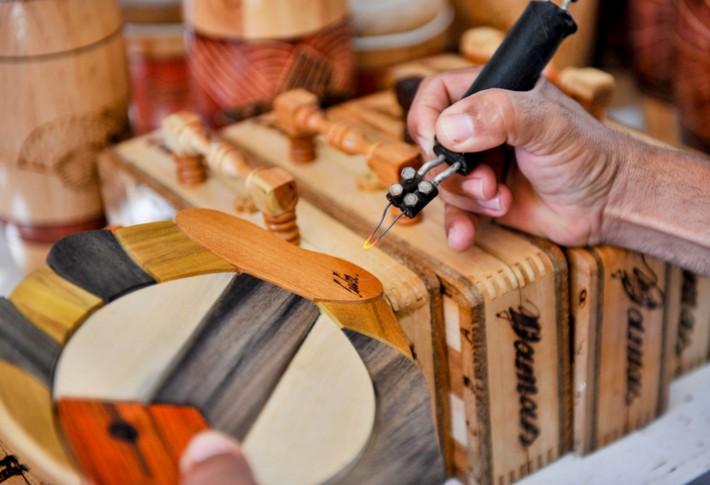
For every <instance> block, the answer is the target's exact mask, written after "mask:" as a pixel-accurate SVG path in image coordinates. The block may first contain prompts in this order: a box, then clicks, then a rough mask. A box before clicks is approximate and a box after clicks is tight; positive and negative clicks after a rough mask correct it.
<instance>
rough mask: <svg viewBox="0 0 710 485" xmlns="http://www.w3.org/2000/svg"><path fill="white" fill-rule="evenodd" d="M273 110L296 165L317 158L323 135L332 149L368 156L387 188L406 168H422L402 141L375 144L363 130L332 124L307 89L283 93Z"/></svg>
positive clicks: (413, 151)
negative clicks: (317, 139) (316, 145)
mask: <svg viewBox="0 0 710 485" xmlns="http://www.w3.org/2000/svg"><path fill="white" fill-rule="evenodd" d="M274 111H275V112H276V119H277V123H278V124H279V126H280V127H281V129H282V130H283V131H284V132H285V133H286V134H287V135H288V136H289V139H290V140H291V157H292V158H293V159H294V161H296V162H300V163H303V162H308V161H311V160H313V159H315V148H314V147H313V138H314V137H315V135H316V134H322V135H324V136H325V138H326V140H327V141H328V143H329V144H330V145H331V146H333V147H335V148H337V149H338V150H340V151H342V152H344V153H347V154H349V155H357V154H360V155H365V157H366V159H367V164H368V166H369V167H370V169H371V170H372V171H373V172H375V174H377V176H378V177H379V178H380V180H381V181H382V183H383V184H385V185H387V186H389V185H392V184H394V183H397V182H398V181H399V175H400V173H401V171H402V169H403V168H404V167H412V166H414V167H417V168H418V167H419V166H420V165H421V160H420V158H419V150H418V149H417V148H416V147H415V146H412V145H407V144H406V143H403V142H402V143H392V142H379V143H372V142H370V141H369V140H368V139H367V136H365V134H364V133H363V132H362V131H361V130H359V129H357V128H354V127H352V126H349V125H347V124H344V123H335V122H332V121H329V120H328V119H327V118H326V117H325V114H324V113H323V111H321V109H320V108H319V106H318V98H317V96H316V95H315V94H313V93H310V92H308V91H306V90H305V89H295V90H291V91H286V92H285V93H282V94H280V95H279V96H278V97H277V98H276V99H275V100H274ZM306 143H310V146H306ZM305 157H309V158H305Z"/></svg>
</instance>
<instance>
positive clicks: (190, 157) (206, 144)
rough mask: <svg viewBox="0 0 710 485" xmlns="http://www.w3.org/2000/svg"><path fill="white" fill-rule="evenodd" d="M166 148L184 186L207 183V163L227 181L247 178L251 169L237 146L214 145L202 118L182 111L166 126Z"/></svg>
mask: <svg viewBox="0 0 710 485" xmlns="http://www.w3.org/2000/svg"><path fill="white" fill-rule="evenodd" d="M162 128H163V138H164V140H165V145H166V146H167V147H168V149H169V150H170V151H171V152H172V153H173V158H174V160H175V162H176V164H177V176H178V180H179V181H180V183H181V184H183V185H186V186H194V185H198V184H201V183H202V182H204V181H205V180H206V179H207V173H206V171H205V163H206V164H207V166H208V167H209V168H210V170H212V171H213V172H215V173H219V174H220V175H224V176H226V177H232V178H237V177H244V176H246V175H247V174H248V173H249V172H250V171H251V168H250V167H249V166H248V165H247V163H246V159H245V158H244V155H243V154H242V153H241V152H240V151H239V150H238V149H237V148H236V147H234V146H233V145H230V144H229V143H226V142H223V141H212V140H211V139H210V136H209V134H208V133H207V130H206V129H205V127H204V125H203V124H202V120H201V119H200V117H199V115H197V114H195V113H192V112H189V111H180V112H178V113H174V114H172V115H170V116H167V117H166V118H165V119H164V120H163V123H162Z"/></svg>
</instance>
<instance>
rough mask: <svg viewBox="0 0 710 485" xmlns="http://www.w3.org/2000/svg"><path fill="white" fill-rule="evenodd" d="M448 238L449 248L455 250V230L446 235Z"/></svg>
mask: <svg viewBox="0 0 710 485" xmlns="http://www.w3.org/2000/svg"><path fill="white" fill-rule="evenodd" d="M446 238H447V240H448V241H449V246H450V247H452V248H453V247H454V241H455V240H456V231H455V230H454V229H449V232H448V234H447V235H446Z"/></svg>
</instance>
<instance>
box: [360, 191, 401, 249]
mask: <svg viewBox="0 0 710 485" xmlns="http://www.w3.org/2000/svg"><path fill="white" fill-rule="evenodd" d="M390 207H392V203H391V202H390V203H389V204H387V206H385V210H384V211H383V212H382V217H381V218H380V222H379V224H377V226H376V227H375V229H374V230H373V231H372V232H371V233H370V236H369V237H368V238H367V240H366V241H365V244H363V245H362V247H363V248H365V249H370V248H371V247H373V246H374V245H375V244H377V243H378V242H380V239H382V237H383V236H384V235H385V234H387V233H388V232H389V230H390V229H392V227H393V226H394V225H395V224H396V223H397V221H398V220H399V219H400V218H401V217H402V216H403V215H404V212H401V213H400V214H399V215H398V216H397V217H395V218H394V220H393V221H392V223H391V224H390V225H389V226H387V228H386V229H385V230H384V231H382V232H381V233H380V234H379V235H378V234H377V231H379V230H380V227H382V223H383V222H384V221H385V217H387V211H389V209H390Z"/></svg>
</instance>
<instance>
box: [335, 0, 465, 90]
mask: <svg viewBox="0 0 710 485" xmlns="http://www.w3.org/2000/svg"><path fill="white" fill-rule="evenodd" d="M349 3H350V11H351V15H352V19H353V29H354V31H355V32H354V40H353V45H354V48H355V59H356V66H357V93H358V94H359V95H363V94H368V93H372V92H374V91H377V90H379V89H383V88H384V87H385V85H384V74H385V72H386V70H387V69H388V68H390V67H392V66H394V65H396V64H400V63H402V62H406V61H410V60H413V59H419V58H422V57H426V56H430V55H433V54H438V53H440V52H442V51H444V50H445V49H446V47H447V44H448V40H449V31H450V27H451V25H452V21H453V18H454V11H453V9H452V7H451V5H450V4H449V2H448V0H414V1H411V0H410V1H404V0H384V1H382V0H380V1H377V0H350V2H349Z"/></svg>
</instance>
